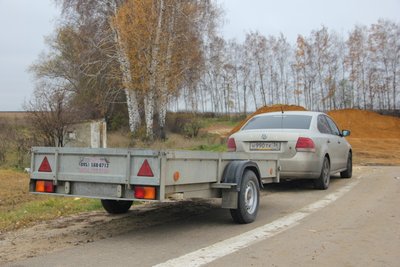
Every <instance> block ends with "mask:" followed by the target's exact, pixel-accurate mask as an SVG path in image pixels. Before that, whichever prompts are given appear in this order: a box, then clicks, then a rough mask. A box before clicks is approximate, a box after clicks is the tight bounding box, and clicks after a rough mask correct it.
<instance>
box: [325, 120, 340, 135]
mask: <svg viewBox="0 0 400 267" xmlns="http://www.w3.org/2000/svg"><path fill="white" fill-rule="evenodd" d="M326 120H327V121H328V124H329V126H330V127H331V129H332V134H334V135H340V130H339V128H338V127H337V126H336V123H335V122H334V121H333V120H332V119H331V118H329V117H326Z"/></svg>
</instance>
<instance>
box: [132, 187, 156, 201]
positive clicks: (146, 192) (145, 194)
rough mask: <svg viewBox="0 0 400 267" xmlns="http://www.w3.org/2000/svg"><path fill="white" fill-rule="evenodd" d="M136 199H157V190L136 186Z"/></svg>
mask: <svg viewBox="0 0 400 267" xmlns="http://www.w3.org/2000/svg"><path fill="white" fill-rule="evenodd" d="M134 191H135V198H137V199H156V188H155V187H153V186H135V189H134Z"/></svg>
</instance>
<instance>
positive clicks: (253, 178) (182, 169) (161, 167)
mask: <svg viewBox="0 0 400 267" xmlns="http://www.w3.org/2000/svg"><path fill="white" fill-rule="evenodd" d="M277 182H279V162H278V160H277V158H276V157H274V156H268V155H265V154H251V153H239V152H223V153H218V152H203V151H201V152H200V151H175V150H165V151H157V150H143V149H113V148H65V147H64V148H56V147H34V148H32V159H31V175H30V192H31V193H35V194H50V195H58V196H73V197H88V198H99V199H101V200H102V204H103V207H104V208H105V209H106V210H107V211H108V212H110V213H123V212H127V211H128V210H129V208H130V206H131V204H132V201H164V200H165V199H168V198H171V197H174V196H175V197H176V195H177V194H179V195H180V196H181V197H183V198H222V207H223V208H228V209H230V210H231V214H232V217H233V219H234V220H235V221H236V222H239V223H249V222H252V221H254V219H255V217H256V216H257V211H258V204H259V196H260V193H259V189H260V187H261V188H262V187H263V184H265V183H277Z"/></svg>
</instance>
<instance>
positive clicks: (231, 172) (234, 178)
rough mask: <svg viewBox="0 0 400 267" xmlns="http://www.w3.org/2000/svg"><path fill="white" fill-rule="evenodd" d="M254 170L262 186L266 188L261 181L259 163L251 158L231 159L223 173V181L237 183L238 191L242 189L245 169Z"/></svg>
mask: <svg viewBox="0 0 400 267" xmlns="http://www.w3.org/2000/svg"><path fill="white" fill-rule="evenodd" d="M247 169H249V170H252V171H253V172H254V173H255V174H256V175H257V179H258V183H259V185H260V188H264V185H263V183H262V182H261V177H260V170H259V169H258V165H257V163H255V162H253V161H250V160H234V161H231V162H230V163H229V164H228V165H227V166H226V167H225V170H224V173H223V174H222V182H223V183H235V184H236V191H237V192H239V191H240V185H241V183H242V177H243V174H244V172H245V170H247Z"/></svg>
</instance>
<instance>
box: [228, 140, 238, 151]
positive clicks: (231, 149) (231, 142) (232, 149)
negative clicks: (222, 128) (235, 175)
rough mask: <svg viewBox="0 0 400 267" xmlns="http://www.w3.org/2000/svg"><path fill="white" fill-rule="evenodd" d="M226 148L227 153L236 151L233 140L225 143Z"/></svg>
mask: <svg viewBox="0 0 400 267" xmlns="http://www.w3.org/2000/svg"><path fill="white" fill-rule="evenodd" d="M227 147H228V151H229V152H233V151H236V142H235V139H234V138H229V139H228V142H227Z"/></svg>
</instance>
